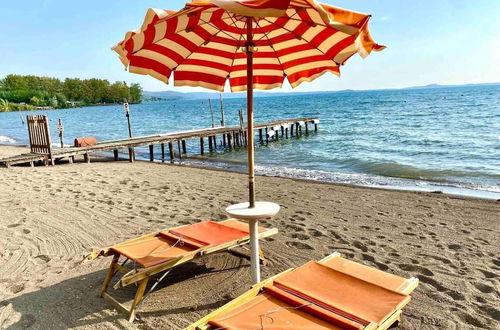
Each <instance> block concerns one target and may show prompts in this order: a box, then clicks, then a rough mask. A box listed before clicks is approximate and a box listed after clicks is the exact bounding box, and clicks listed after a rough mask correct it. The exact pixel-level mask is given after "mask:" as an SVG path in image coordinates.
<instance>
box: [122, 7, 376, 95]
mask: <svg viewBox="0 0 500 330" xmlns="http://www.w3.org/2000/svg"><path fill="white" fill-rule="evenodd" d="M247 17H251V18H252V22H253V24H252V26H251V28H252V35H253V41H252V46H253V51H254V52H253V57H254V64H253V69H254V75H253V88H257V89H272V88H276V87H281V86H282V84H283V81H284V78H285V77H286V78H287V80H288V82H289V83H290V85H291V86H292V87H297V86H298V85H300V84H301V83H302V82H304V81H311V80H313V79H315V78H317V77H319V76H320V75H322V74H324V73H325V72H332V73H333V74H336V75H339V74H340V70H339V67H340V66H341V65H343V64H344V63H345V62H346V60H347V59H348V58H349V57H351V56H352V55H354V54H356V53H358V54H359V55H361V56H362V57H366V56H367V55H368V54H369V53H370V52H371V51H372V50H377V51H378V50H381V49H383V46H379V45H377V44H376V43H375V42H374V41H373V39H372V38H371V36H370V32H369V30H368V21H369V19H370V16H369V15H366V14H362V13H357V12H353V11H348V10H345V9H340V8H336V7H332V6H329V5H325V4H320V3H318V2H316V1H315V0H292V1H286V0H254V1H232V0H195V1H193V2H192V3H187V4H186V6H185V8H184V9H182V10H180V11H177V12H174V11H170V10H163V9H149V11H148V12H147V14H146V18H145V20H144V23H143V25H142V27H141V29H140V30H137V31H132V32H129V33H127V34H126V36H125V39H124V40H123V41H121V42H120V43H118V44H117V45H116V46H115V47H114V48H113V49H114V50H115V51H116V52H117V53H118V54H119V56H120V59H121V61H122V62H123V63H124V64H125V66H126V67H127V68H128V69H129V71H130V72H133V73H139V74H148V75H151V76H153V77H155V78H157V79H159V80H161V81H163V82H165V83H169V81H170V79H172V73H173V80H174V85H175V86H201V87H205V88H209V89H212V90H216V91H221V92H222V91H224V87H225V85H226V81H227V80H228V79H229V85H230V88H231V91H233V92H238V91H244V90H246V88H247V65H246V64H247V63H246V52H245V50H246V48H245V47H246V46H247V42H248V38H247V32H248V31H247V27H248V24H247V21H248V20H247Z"/></svg>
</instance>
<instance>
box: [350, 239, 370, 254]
mask: <svg viewBox="0 0 500 330" xmlns="http://www.w3.org/2000/svg"><path fill="white" fill-rule="evenodd" d="M352 245H353V246H354V247H355V248H357V249H359V250H361V251H363V252H368V248H367V247H366V245H364V244H363V243H361V242H359V241H354V242H353V243H352Z"/></svg>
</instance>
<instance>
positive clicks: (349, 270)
mask: <svg viewBox="0 0 500 330" xmlns="http://www.w3.org/2000/svg"><path fill="white" fill-rule="evenodd" d="M321 264H322V265H325V266H327V267H330V268H332V269H335V270H336V271H338V272H341V273H344V274H348V275H350V276H353V277H357V278H359V279H361V280H363V281H366V282H369V283H372V284H375V285H378V286H380V287H383V288H385V289H387V290H390V291H393V292H397V293H401V294H403V290H404V289H405V288H406V286H407V285H408V280H407V279H405V278H403V277H399V276H396V275H393V274H389V273H386V272H383V271H381V270H378V269H375V268H373V267H369V266H365V265H362V264H359V263H357V262H354V261H350V260H347V259H344V258H342V257H335V258H332V259H329V260H327V261H325V262H322V263H321Z"/></svg>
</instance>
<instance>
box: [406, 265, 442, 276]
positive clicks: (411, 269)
mask: <svg viewBox="0 0 500 330" xmlns="http://www.w3.org/2000/svg"><path fill="white" fill-rule="evenodd" d="M398 267H399V269H401V270H404V271H407V272H418V273H420V274H422V275H426V276H434V273H433V272H432V271H431V270H430V269H428V268H425V267H422V266H418V265H410V264H399V265H398Z"/></svg>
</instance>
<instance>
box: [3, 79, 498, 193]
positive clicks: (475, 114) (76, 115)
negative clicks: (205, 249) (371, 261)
mask: <svg viewBox="0 0 500 330" xmlns="http://www.w3.org/2000/svg"><path fill="white" fill-rule="evenodd" d="M245 104H246V103H245V99H244V98H231V99H230V98H228V99H225V100H224V109H225V114H226V125H236V124H237V123H238V115H237V113H238V109H244V108H245ZM214 108H215V109H216V111H215V117H216V122H218V121H219V120H220V113H219V111H218V100H214ZM131 111H132V125H133V133H134V135H136V136H138V135H150V134H158V133H166V132H174V131H180V130H186V129H194V128H203V127H209V126H210V125H211V119H210V111H209V109H208V102H207V100H169V101H161V102H150V103H143V104H140V105H131ZM31 113H34V114H46V115H48V116H49V118H50V120H51V132H52V135H53V141H54V143H56V142H57V141H58V138H57V129H56V126H57V119H58V118H61V119H62V120H63V123H64V127H65V131H64V133H65V137H66V139H65V143H67V144H71V143H72V139H73V138H75V137H81V136H95V137H96V138H97V139H98V140H109V139H115V138H123V137H126V136H127V134H128V132H127V124H126V119H125V116H124V113H123V110H122V106H97V107H89V108H80V109H67V110H49V111H36V112H31ZM26 114H29V112H23V113H22V115H24V116H25V115H26ZM304 116H307V117H316V116H318V117H319V118H320V120H321V122H320V125H319V131H318V133H316V134H315V133H312V134H310V135H309V136H307V137H301V138H299V139H288V140H280V141H278V142H273V143H270V144H268V145H257V149H256V162H257V167H256V170H257V172H258V173H260V174H266V175H280V176H288V177H297V178H305V179H311V180H321V181H328V182H343V183H352V184H357V185H365V186H375V187H387V188H394V189H411V190H425V191H435V190H439V191H443V192H445V193H453V194H463V195H469V196H477V197H485V198H494V199H500V85H491V86H479V87H477V86H476V87H449V88H433V89H414V90H385V91H363V92H339V93H318V94H295V95H294V94H290V95H283V96H272V97H259V98H256V100H255V121H256V122H263V121H270V120H276V119H285V118H295V117H304ZM0 143H14V144H27V143H28V135H27V127H26V125H23V124H22V122H21V118H20V114H19V113H12V112H11V113H0ZM156 150H157V152H159V148H157V149H156ZM137 153H138V155H139V156H141V155H142V156H143V157H144V158H148V155H147V149H145V148H143V149H138V150H137ZM188 153H189V154H198V153H199V142H198V141H195V140H193V141H189V142H188ZM245 162H246V152H245V150H240V151H235V152H224V151H222V150H219V151H217V152H215V153H212V154H209V155H207V157H205V158H203V159H198V158H196V159H188V160H187V163H189V164H197V165H200V164H201V165H207V166H214V167H220V168H229V169H233V170H237V171H245V169H246V167H245ZM166 170H168V169H166Z"/></svg>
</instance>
